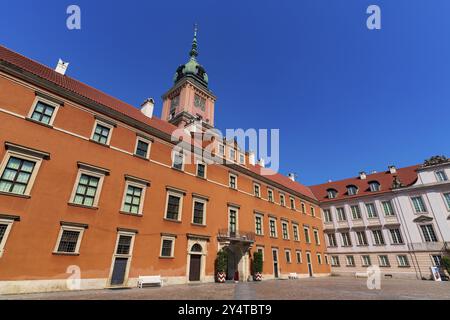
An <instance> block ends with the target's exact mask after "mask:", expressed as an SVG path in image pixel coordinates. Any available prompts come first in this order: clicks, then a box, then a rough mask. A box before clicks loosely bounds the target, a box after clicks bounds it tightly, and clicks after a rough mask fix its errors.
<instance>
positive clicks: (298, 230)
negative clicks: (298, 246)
mask: <svg viewBox="0 0 450 320" xmlns="http://www.w3.org/2000/svg"><path fill="white" fill-rule="evenodd" d="M296 231H297V232H296ZM292 232H293V235H294V241H297V242H299V241H300V229H299V227H298V224H296V223H293V224H292ZM296 233H297V236H296V235H295V234H296Z"/></svg>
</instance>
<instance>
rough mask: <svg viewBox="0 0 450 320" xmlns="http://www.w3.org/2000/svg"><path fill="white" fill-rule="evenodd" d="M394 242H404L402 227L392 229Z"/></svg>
mask: <svg viewBox="0 0 450 320" xmlns="http://www.w3.org/2000/svg"><path fill="white" fill-rule="evenodd" d="M389 231H390V233H391V238H392V244H403V237H402V233H401V232H400V229H390V230H389Z"/></svg>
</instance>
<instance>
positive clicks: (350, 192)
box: [347, 185, 358, 196]
mask: <svg viewBox="0 0 450 320" xmlns="http://www.w3.org/2000/svg"><path fill="white" fill-rule="evenodd" d="M357 193H358V187H357V186H353V185H350V186H347V194H348V195H349V196H354V195H356V194H357Z"/></svg>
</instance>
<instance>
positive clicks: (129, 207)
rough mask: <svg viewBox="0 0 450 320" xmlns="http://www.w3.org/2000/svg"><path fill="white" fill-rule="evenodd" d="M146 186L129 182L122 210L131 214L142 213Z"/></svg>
mask: <svg viewBox="0 0 450 320" xmlns="http://www.w3.org/2000/svg"><path fill="white" fill-rule="evenodd" d="M143 193H144V188H143V187H140V186H137V185H132V184H127V187H126V191H125V198H124V201H123V207H122V210H123V211H124V212H126V213H131V214H142V200H143Z"/></svg>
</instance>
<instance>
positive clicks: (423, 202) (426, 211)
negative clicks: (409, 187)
mask: <svg viewBox="0 0 450 320" xmlns="http://www.w3.org/2000/svg"><path fill="white" fill-rule="evenodd" d="M414 198H420V201H421V203H422V205H423V207H424V210H423V211H417V210H416V207H415V206H414V200H413V199H414ZM409 200H410V202H411V206H412V209H413V211H414V213H415V214H422V213H428V208H427V205H426V203H425V201H424V200H423V197H422V195H416V196H410V197H409Z"/></svg>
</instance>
